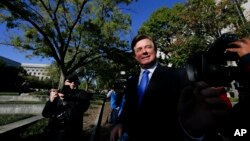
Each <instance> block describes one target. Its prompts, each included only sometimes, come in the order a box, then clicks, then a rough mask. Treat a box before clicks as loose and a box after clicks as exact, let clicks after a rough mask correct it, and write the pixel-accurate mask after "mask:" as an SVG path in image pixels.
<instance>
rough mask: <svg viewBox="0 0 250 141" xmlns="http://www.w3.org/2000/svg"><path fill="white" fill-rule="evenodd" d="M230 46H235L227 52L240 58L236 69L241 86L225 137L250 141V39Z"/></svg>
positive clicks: (239, 140)
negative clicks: (233, 53) (237, 69)
mask: <svg viewBox="0 0 250 141" xmlns="http://www.w3.org/2000/svg"><path fill="white" fill-rule="evenodd" d="M230 45H232V46H235V47H233V48H228V49H227V51H229V52H235V53H237V54H238V56H239V57H240V59H239V63H238V68H239V78H238V81H239V83H240V84H241V86H240V87H239V88H238V91H239V101H238V103H237V104H235V105H234V107H233V109H232V111H231V113H230V115H229V117H228V118H229V122H230V123H228V125H227V126H229V127H227V126H225V127H226V129H227V135H228V136H229V138H230V139H231V140H233V141H249V140H250V135H249V134H250V121H249V119H250V115H249V107H250V38H242V39H239V40H237V41H235V42H232V43H231V44H230Z"/></svg>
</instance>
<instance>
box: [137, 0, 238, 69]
mask: <svg viewBox="0 0 250 141" xmlns="http://www.w3.org/2000/svg"><path fill="white" fill-rule="evenodd" d="M240 22H241V21H240V19H239V16H238V13H237V10H236V7H235V4H234V3H232V1H231V0H222V1H220V2H218V3H216V1H215V0H187V2H186V3H185V4H177V5H175V6H174V7H173V8H172V9H169V8H162V9H158V10H156V11H155V12H154V13H153V14H152V16H151V17H150V19H149V20H148V21H147V22H145V23H144V24H143V26H142V27H141V29H140V32H141V33H148V34H152V35H153V37H154V38H156V39H157V42H156V43H157V44H158V46H159V48H160V49H161V50H160V51H162V52H164V53H165V54H167V55H168V56H169V59H167V60H165V63H172V64H173V65H175V66H181V65H182V64H183V63H185V62H186V60H187V59H188V58H189V57H190V56H192V55H193V54H195V53H197V52H199V51H205V50H207V49H208V48H209V45H210V44H212V43H213V41H214V40H215V39H216V38H218V37H220V36H221V34H222V32H223V29H226V28H230V30H231V31H232V32H234V31H235V30H239V25H240Z"/></svg>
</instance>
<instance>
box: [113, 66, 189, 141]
mask: <svg viewBox="0 0 250 141" xmlns="http://www.w3.org/2000/svg"><path fill="white" fill-rule="evenodd" d="M138 80H139V73H138V74H137V75H135V76H134V77H132V78H131V79H129V80H128V81H127V89H126V91H125V94H126V104H125V107H124V111H123V113H122V114H121V117H120V119H119V120H118V122H121V123H122V124H123V126H124V127H125V129H126V130H127V132H128V133H129V135H130V137H131V140H154V141H159V140H169V139H173V140H176V141H181V139H182V134H181V131H180V128H179V121H178V116H177V103H178V98H179V95H180V91H181V89H182V87H183V86H185V84H186V82H187V77H186V72H185V70H184V69H174V68H168V67H165V66H161V65H158V66H157V68H156V69H155V71H154V73H153V74H152V77H151V79H150V82H149V84H148V87H147V89H146V92H145V94H144V97H143V99H142V103H141V106H140V107H138V98H137V86H138Z"/></svg>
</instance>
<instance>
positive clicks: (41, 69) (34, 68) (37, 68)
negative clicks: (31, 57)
mask: <svg viewBox="0 0 250 141" xmlns="http://www.w3.org/2000/svg"><path fill="white" fill-rule="evenodd" d="M21 66H22V67H23V68H24V69H25V70H26V71H27V73H28V74H29V75H32V76H36V77H38V78H39V79H40V80H44V79H48V78H50V76H48V70H47V68H48V67H49V65H48V64H29V63H22V64H21Z"/></svg>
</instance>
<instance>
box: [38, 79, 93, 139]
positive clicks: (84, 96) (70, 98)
mask: <svg viewBox="0 0 250 141" xmlns="http://www.w3.org/2000/svg"><path fill="white" fill-rule="evenodd" d="M78 85H79V80H78V78H77V76H75V75H70V76H68V77H67V78H66V81H65V85H64V87H63V88H62V89H61V90H58V93H57V92H56V90H55V89H51V92H50V97H49V100H48V101H47V102H46V104H45V107H44V109H43V111H42V115H43V116H44V117H45V118H49V123H48V126H47V127H46V128H45V131H44V137H45V138H44V140H46V141H77V140H82V138H81V137H82V131H83V114H84V112H85V111H87V109H88V108H89V105H90V96H89V94H88V93H87V92H85V91H83V90H80V89H78V88H77V86H78Z"/></svg>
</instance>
